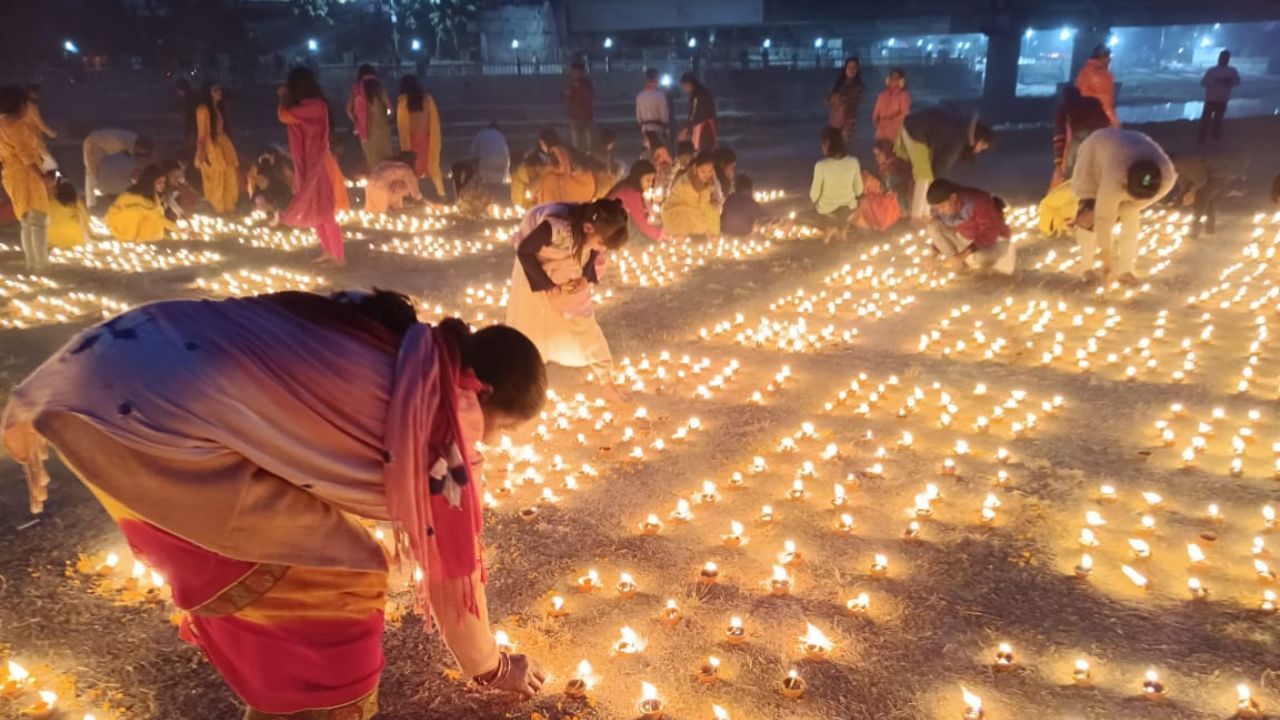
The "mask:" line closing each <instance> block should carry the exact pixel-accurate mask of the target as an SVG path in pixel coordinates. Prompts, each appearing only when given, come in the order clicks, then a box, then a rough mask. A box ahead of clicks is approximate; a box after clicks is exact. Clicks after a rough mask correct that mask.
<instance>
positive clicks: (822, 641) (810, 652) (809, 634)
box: [800, 623, 835, 660]
mask: <svg viewBox="0 0 1280 720" xmlns="http://www.w3.org/2000/svg"><path fill="white" fill-rule="evenodd" d="M805 625H806V626H807V629H806V632H805V634H804V636H803V637H801V638H800V650H801V651H803V652H804V656H805V657H807V658H809V659H810V660H826V659H827V657H828V656H829V655H830V654H831V650H832V649H833V648H834V647H835V645H834V644H833V643H832V642H831V640H829V639H828V638H827V636H826V635H825V634H823V632H822V631H821V630H819V629H818V628H816V627H814V626H813V623H805Z"/></svg>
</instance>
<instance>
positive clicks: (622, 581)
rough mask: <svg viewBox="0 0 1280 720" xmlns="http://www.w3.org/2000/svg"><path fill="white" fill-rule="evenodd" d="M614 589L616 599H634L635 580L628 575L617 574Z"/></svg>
mask: <svg viewBox="0 0 1280 720" xmlns="http://www.w3.org/2000/svg"><path fill="white" fill-rule="evenodd" d="M616 587H617V588H618V597H620V598H622V599H623V600H626V599H628V598H633V597H635V595H636V590H637V589H638V588H637V587H636V581H635V579H634V578H632V577H631V575H630V574H629V573H619V575H618V584H617V586H616Z"/></svg>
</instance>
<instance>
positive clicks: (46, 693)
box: [36, 690, 58, 709]
mask: <svg viewBox="0 0 1280 720" xmlns="http://www.w3.org/2000/svg"><path fill="white" fill-rule="evenodd" d="M36 694H37V695H39V696H40V702H42V703H44V706H45V708H46V709H52V708H53V706H54V705H55V704H57V702H58V693H56V692H54V691H52V690H40V691H39V692H37V693H36Z"/></svg>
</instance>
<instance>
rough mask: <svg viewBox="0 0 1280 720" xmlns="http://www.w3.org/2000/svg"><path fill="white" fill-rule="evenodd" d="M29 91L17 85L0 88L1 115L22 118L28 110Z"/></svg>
mask: <svg viewBox="0 0 1280 720" xmlns="http://www.w3.org/2000/svg"><path fill="white" fill-rule="evenodd" d="M28 102H29V101H28V99H27V91H26V90H23V89H22V88H21V87H19V86H17V85H5V86H4V87H0V115H10V116H13V117H20V116H21V115H22V113H23V111H25V110H26V109H27V103H28Z"/></svg>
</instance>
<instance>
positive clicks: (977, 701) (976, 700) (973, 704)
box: [960, 685, 982, 713]
mask: <svg viewBox="0 0 1280 720" xmlns="http://www.w3.org/2000/svg"><path fill="white" fill-rule="evenodd" d="M960 694H961V695H962V696H963V697H964V704H965V707H967V708H969V711H970V712H972V713H978V712H981V711H982V698H980V697H978V696H977V695H974V694H973V693H971V692H969V688H966V687H965V686H963V685H961V686H960Z"/></svg>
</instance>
